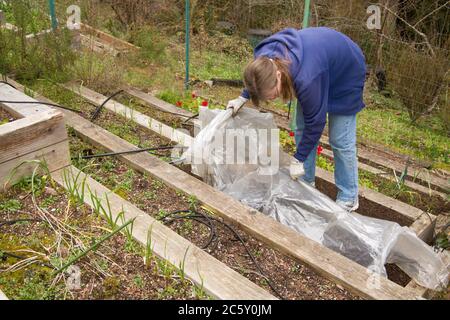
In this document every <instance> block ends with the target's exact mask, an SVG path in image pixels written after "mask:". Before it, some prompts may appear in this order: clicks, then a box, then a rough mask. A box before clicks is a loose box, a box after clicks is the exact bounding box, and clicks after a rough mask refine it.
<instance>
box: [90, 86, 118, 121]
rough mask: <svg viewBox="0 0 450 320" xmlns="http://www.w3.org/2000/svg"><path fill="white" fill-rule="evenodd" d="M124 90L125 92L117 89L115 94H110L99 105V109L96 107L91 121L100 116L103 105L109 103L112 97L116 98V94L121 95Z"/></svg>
mask: <svg viewBox="0 0 450 320" xmlns="http://www.w3.org/2000/svg"><path fill="white" fill-rule="evenodd" d="M122 92H123V90H119V91H117V92H116V93H114V94H113V95H111V96H109V97H108V98H107V99H106V100H105V101H104V102H103V103H102V104H101V105H99V106H98V107H97V109H95V111H94V112H93V113H92V117H91V121H94V120H96V119H97V118H98V116H99V115H100V112H101V111H102V109H103V107H104V106H105V104H106V103H108V101H109V100H111V99H112V98H114V97H115V96H117V95H119V94H120V93H122Z"/></svg>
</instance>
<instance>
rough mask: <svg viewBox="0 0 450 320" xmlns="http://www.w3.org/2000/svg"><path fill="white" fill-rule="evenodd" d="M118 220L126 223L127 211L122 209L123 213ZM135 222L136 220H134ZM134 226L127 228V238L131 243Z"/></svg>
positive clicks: (120, 213) (118, 216)
mask: <svg viewBox="0 0 450 320" xmlns="http://www.w3.org/2000/svg"><path fill="white" fill-rule="evenodd" d="M117 219H120V220H121V221H122V223H124V221H125V210H124V209H123V207H122V211H120V212H119V214H118V215H117ZM133 221H134V220H133ZM133 226H134V224H133V223H131V224H130V225H129V226H127V227H126V228H125V231H124V233H125V236H126V237H127V240H128V241H129V242H131V241H133Z"/></svg>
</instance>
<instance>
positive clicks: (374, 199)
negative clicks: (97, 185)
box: [65, 85, 436, 295]
mask: <svg viewBox="0 0 450 320" xmlns="http://www.w3.org/2000/svg"><path fill="white" fill-rule="evenodd" d="M65 87H66V88H67V89H70V90H72V91H73V92H75V93H77V94H79V95H81V96H82V97H83V98H85V99H87V100H88V101H89V102H91V103H94V104H97V105H99V104H101V103H102V102H103V101H105V100H106V99H107V97H105V96H103V95H101V94H99V93H97V92H94V91H92V90H90V89H88V88H84V87H80V86H76V85H66V86H65ZM144 95H145V94H144V93H141V94H140V95H139V96H140V98H141V99H142V98H143V97H144ZM158 100H159V99H157V98H155V97H152V99H151V101H152V102H153V103H158ZM159 101H161V100H159ZM161 105H162V106H165V103H164V102H161ZM105 108H107V109H108V110H110V111H112V112H115V113H117V114H119V115H121V116H123V117H126V118H127V119H132V120H134V121H135V122H136V123H138V124H139V125H141V126H143V127H145V128H147V129H150V130H151V131H153V132H155V133H157V134H160V135H162V136H164V137H166V138H168V139H170V140H171V141H173V142H177V143H180V144H182V145H185V146H189V145H190V143H191V139H192V138H191V137H190V136H189V135H187V134H185V133H182V132H179V131H178V130H176V129H173V128H171V127H169V126H167V125H165V124H162V123H160V122H159V121H157V120H154V119H152V118H150V117H148V116H147V115H144V114H142V113H140V112H138V111H136V110H132V109H130V108H128V107H127V106H124V105H123V104H120V103H118V102H116V101H114V100H110V101H109V102H108V103H106V104H105ZM160 109H161V110H162V108H160ZM183 141H184V142H185V143H183ZM130 147H131V146H130ZM316 174H317V177H318V178H319V179H320V180H321V182H322V183H326V184H328V185H334V177H333V175H332V174H331V173H329V172H327V171H325V170H323V169H320V168H317V172H316ZM360 197H361V198H363V199H365V200H368V201H369V202H370V203H371V208H372V209H373V207H374V206H375V207H378V208H384V209H385V211H388V212H390V211H392V212H394V213H395V215H396V216H397V219H398V220H399V221H398V222H400V223H401V224H402V225H408V226H409V227H410V228H411V229H412V230H413V231H414V232H415V233H416V234H417V235H418V236H419V237H420V238H421V239H423V240H424V241H429V240H431V238H432V236H433V232H434V227H435V222H436V217H435V216H433V215H431V214H428V213H425V212H423V211H422V210H420V209H417V208H415V207H412V206H410V205H408V204H405V203H402V202H400V201H398V200H395V199H392V198H389V197H387V196H385V195H383V194H381V193H378V192H376V191H373V190H370V189H366V188H361V190H360ZM363 208H364V206H363ZM361 213H363V214H364V213H365V212H364V211H361ZM378 218H380V217H378ZM397 219H395V218H393V217H390V220H393V221H396V220H397ZM408 288H414V289H415V290H416V292H418V294H420V295H425V294H426V292H427V290H426V289H425V288H421V287H420V286H417V285H416V284H415V283H414V282H413V281H412V282H411V283H410V284H409V285H408Z"/></svg>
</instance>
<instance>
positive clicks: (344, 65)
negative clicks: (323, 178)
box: [227, 28, 366, 211]
mask: <svg viewBox="0 0 450 320" xmlns="http://www.w3.org/2000/svg"><path fill="white" fill-rule="evenodd" d="M365 77H366V64H365V58H364V54H363V52H362V51H361V49H360V48H359V47H358V45H357V44H355V43H354V42H353V41H352V40H351V39H350V38H349V37H347V36H346V35H344V34H342V33H340V32H338V31H335V30H332V29H328V28H307V29H303V30H296V29H286V30H283V31H281V32H278V33H276V34H274V35H272V36H270V37H269V38H267V39H265V40H264V41H262V42H261V43H260V44H259V45H258V46H257V47H256V48H255V59H254V60H253V61H252V62H251V63H250V64H249V65H248V66H247V67H246V69H245V71H244V84H245V87H246V89H245V90H244V91H243V92H242V94H241V96H240V97H239V98H237V99H234V100H231V101H229V102H228V106H227V107H228V108H232V109H233V113H234V114H236V113H237V112H238V111H239V109H240V108H241V107H242V106H243V105H244V104H245V102H247V101H248V99H251V100H252V102H253V104H254V105H255V106H259V104H260V102H261V101H268V100H273V99H276V98H278V97H281V98H282V99H283V100H284V101H285V102H286V101H289V100H292V99H293V98H295V97H296V98H297V100H298V103H297V113H296V114H297V130H296V132H295V139H296V144H297V151H296V153H295V155H294V158H293V160H292V162H291V165H290V174H291V177H292V178H293V179H297V178H299V177H301V179H303V180H304V181H306V182H308V183H310V184H312V185H314V179H315V162H316V149H317V146H318V142H319V139H320V136H321V135H322V132H323V129H324V127H325V124H326V122H327V115H328V126H329V140H330V144H331V147H332V149H333V154H334V159H335V171H334V173H335V181H336V186H337V188H338V195H337V200H336V202H337V203H338V204H339V205H340V206H341V207H343V208H344V209H346V210H347V211H354V210H356V209H357V208H358V162H357V157H356V114H357V113H358V112H359V111H361V109H363V108H364V106H365V105H364V102H363V90H364V82H365Z"/></svg>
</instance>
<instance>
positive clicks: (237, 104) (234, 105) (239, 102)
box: [227, 96, 248, 116]
mask: <svg viewBox="0 0 450 320" xmlns="http://www.w3.org/2000/svg"><path fill="white" fill-rule="evenodd" d="M247 101H248V99H245V98H244V97H242V96H240V97H239V98H236V99H234V100H230V101H228V104H227V110H228V109H233V116H234V115H236V114H237V113H238V111H239V109H241V108H242V106H243V105H244V104H245V103H246V102H247Z"/></svg>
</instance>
